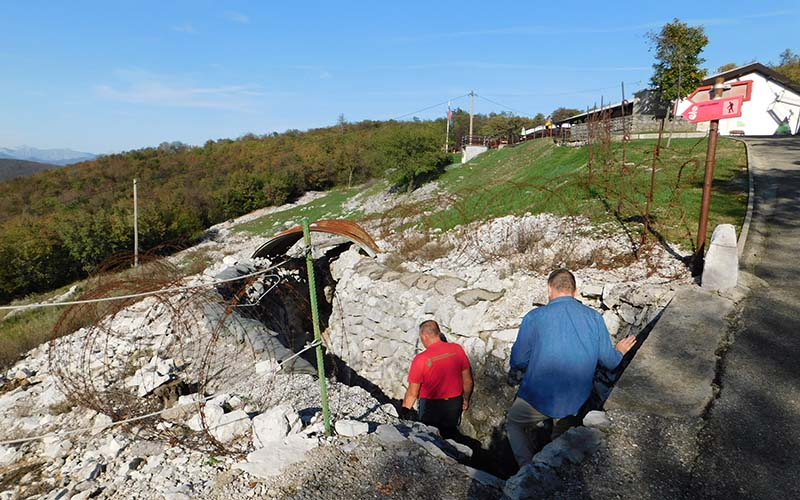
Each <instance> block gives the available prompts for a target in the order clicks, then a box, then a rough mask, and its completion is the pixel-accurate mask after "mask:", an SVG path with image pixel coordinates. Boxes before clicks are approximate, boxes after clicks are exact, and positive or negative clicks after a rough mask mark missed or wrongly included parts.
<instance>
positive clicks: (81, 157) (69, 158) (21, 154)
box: [0, 146, 96, 166]
mask: <svg viewBox="0 0 800 500" xmlns="http://www.w3.org/2000/svg"><path fill="white" fill-rule="evenodd" d="M95 156H96V155H93V154H92V153H83V152H81V151H73V150H71V149H39V148H32V147H30V146H20V147H18V148H0V158H5V159H11V160H27V161H34V162H39V163H49V164H51V165H62V166H63V165H70V164H72V163H78V162H81V161H86V160H93V159H94V158H95Z"/></svg>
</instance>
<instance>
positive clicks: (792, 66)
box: [772, 49, 800, 83]
mask: <svg viewBox="0 0 800 500" xmlns="http://www.w3.org/2000/svg"><path fill="white" fill-rule="evenodd" d="M772 69H774V70H775V71H777V72H778V73H780V74H782V75H784V76H785V77H786V78H788V79H789V80H792V81H793V82H795V83H800V55H799V54H795V53H794V52H792V51H791V50H790V49H786V50H784V51H783V52H781V55H780V59H779V61H778V64H775V65H773V66H772Z"/></svg>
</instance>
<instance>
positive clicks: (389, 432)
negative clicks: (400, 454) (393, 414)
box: [375, 424, 407, 446]
mask: <svg viewBox="0 0 800 500" xmlns="http://www.w3.org/2000/svg"><path fill="white" fill-rule="evenodd" d="M375 437H377V438H378V439H379V440H380V441H381V442H382V443H383V444H385V445H387V446H392V445H397V444H400V443H404V442H406V441H407V439H406V437H405V436H404V435H403V434H402V433H401V432H400V431H399V430H397V427H395V426H394V425H391V424H381V425H379V426H378V428H377V430H376V431H375Z"/></svg>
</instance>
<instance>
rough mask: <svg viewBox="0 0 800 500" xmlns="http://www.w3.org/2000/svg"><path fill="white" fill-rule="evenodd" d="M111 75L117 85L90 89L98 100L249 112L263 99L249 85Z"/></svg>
mask: <svg viewBox="0 0 800 500" xmlns="http://www.w3.org/2000/svg"><path fill="white" fill-rule="evenodd" d="M114 74H115V76H116V77H117V79H118V80H119V82H118V83H116V84H114V85H109V84H106V83H103V84H97V85H94V86H93V90H94V93H95V95H96V96H97V97H99V98H101V99H106V100H111V101H119V102H126V103H132V104H152V105H160V106H169V107H180V108H208V109H223V110H232V111H248V110H250V109H251V108H252V107H253V106H254V105H255V104H256V98H258V97H262V96H264V95H265V94H264V92H262V91H261V90H260V88H259V86H257V85H254V84H249V83H248V84H236V85H203V84H198V83H197V82H195V81H191V80H189V81H187V80H185V79H181V78H177V77H170V76H164V75H156V74H153V73H149V72H147V71H143V70H140V69H120V70H117V71H115V72H114Z"/></svg>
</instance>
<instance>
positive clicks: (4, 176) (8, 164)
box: [0, 158, 61, 181]
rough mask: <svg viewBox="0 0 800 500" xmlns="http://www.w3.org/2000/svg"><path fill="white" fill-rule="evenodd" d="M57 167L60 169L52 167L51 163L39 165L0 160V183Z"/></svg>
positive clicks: (13, 160)
mask: <svg viewBox="0 0 800 500" xmlns="http://www.w3.org/2000/svg"><path fill="white" fill-rule="evenodd" d="M59 167H61V165H54V164H52V163H39V162H35V161H28V160H16V159H12V158H0V181H5V180H8V179H13V178H14V177H23V176H25V175H31V174H35V173H36V172H39V171H40V170H49V169H51V168H59Z"/></svg>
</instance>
